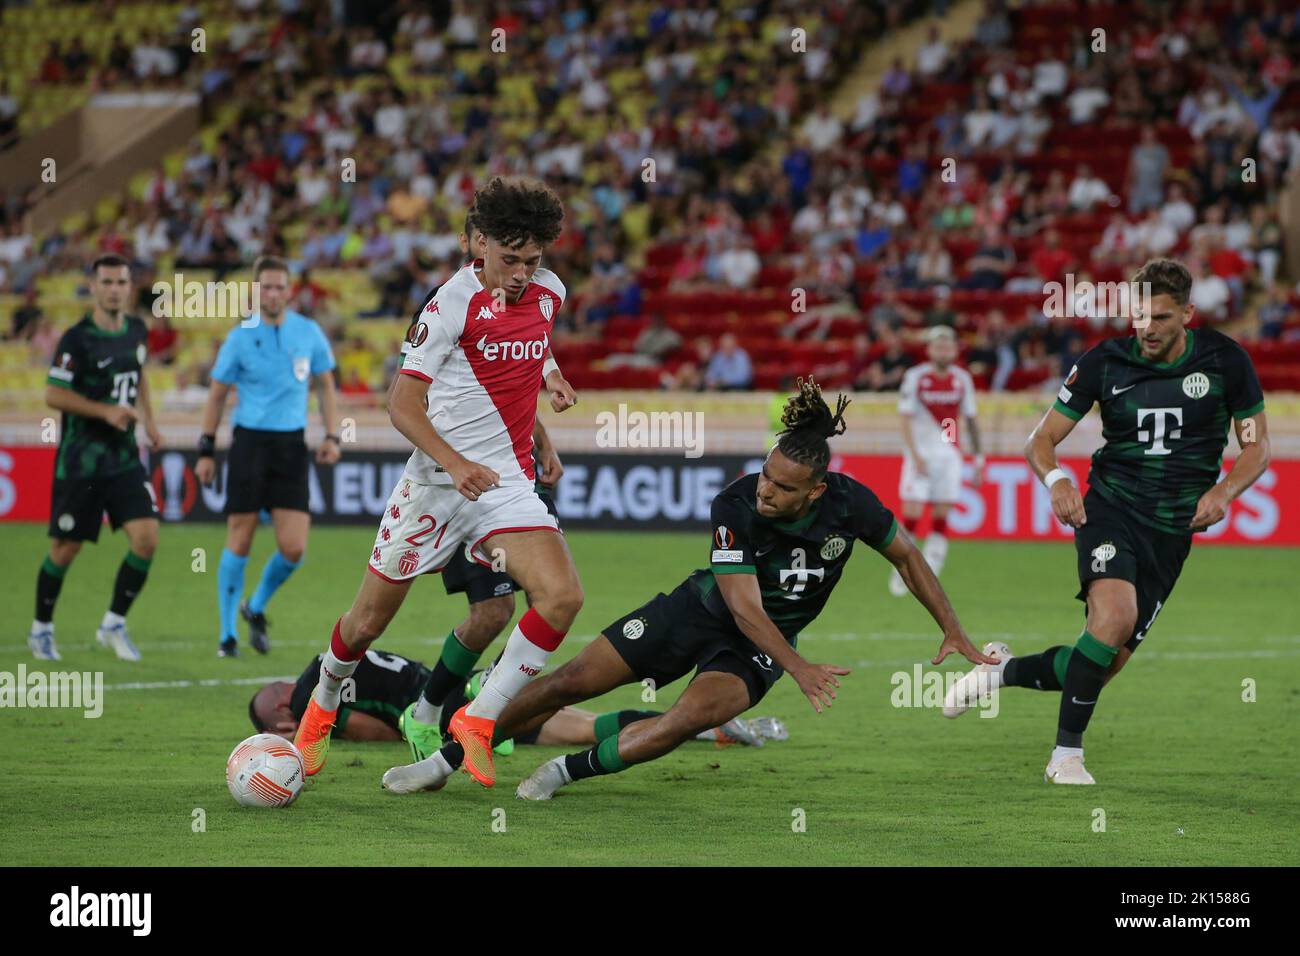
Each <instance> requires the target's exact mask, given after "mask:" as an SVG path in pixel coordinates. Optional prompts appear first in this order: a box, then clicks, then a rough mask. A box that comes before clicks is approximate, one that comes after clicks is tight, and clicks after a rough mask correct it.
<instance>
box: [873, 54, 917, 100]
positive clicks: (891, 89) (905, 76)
mask: <svg viewBox="0 0 1300 956" xmlns="http://www.w3.org/2000/svg"><path fill="white" fill-rule="evenodd" d="M880 89H881V92H883V93H884V94H885V95H886V96H889V97H892V98H898V99H901V98H902V97H904V96H906V95H907V94H908V91H910V90H911V89H912V74H910V73H908V72H907V68H906V67H904V66H903V61H902V59H901V58H900V57H894V62H893V63H891V64H890V65H889V69H888V70H886V71H885V75H884V76H882V77H881V78H880Z"/></svg>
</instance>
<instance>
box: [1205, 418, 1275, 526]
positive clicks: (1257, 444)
mask: <svg viewBox="0 0 1300 956" xmlns="http://www.w3.org/2000/svg"><path fill="white" fill-rule="evenodd" d="M1232 425H1233V428H1234V429H1235V430H1236V432H1237V444H1238V445H1240V446H1241V454H1240V455H1238V456H1237V460H1236V461H1234V462H1233V463H1232V470H1231V471H1229V472H1228V473H1227V475H1225V476H1224V478H1223V480H1222V481H1221V482H1219V483H1218V484H1217V485H1215V486H1214V487H1213V488H1211V489H1210V490H1209V491H1207V492H1206V493H1205V494H1203V495H1201V500H1200V501H1198V502H1196V514H1194V515H1192V523H1191V525H1190V527H1191V529H1192V530H1193V531H1204V530H1205V529H1206V528H1208V527H1210V526H1211V525H1215V524H1218V523H1219V522H1220V521H1222V520H1223V518H1224V516H1225V515H1226V514H1227V513H1228V505H1229V504H1231V503H1232V501H1233V499H1234V498H1236V497H1237V496H1238V495H1240V494H1241V493H1242V492H1243V491H1245V490H1246V489H1247V488H1249V487H1250V486H1251V485H1253V484H1254V483H1255V481H1256V479H1258V478H1259V476H1260V475H1262V474H1264V469H1266V468H1267V467H1268V463H1269V461H1270V460H1271V458H1272V449H1271V447H1270V445H1269V440H1268V419H1267V418H1265V417H1264V413H1263V412H1256V413H1255V414H1254V415H1250V416H1248V417H1247V418H1241V419H1236V418H1234V419H1233V421H1232Z"/></svg>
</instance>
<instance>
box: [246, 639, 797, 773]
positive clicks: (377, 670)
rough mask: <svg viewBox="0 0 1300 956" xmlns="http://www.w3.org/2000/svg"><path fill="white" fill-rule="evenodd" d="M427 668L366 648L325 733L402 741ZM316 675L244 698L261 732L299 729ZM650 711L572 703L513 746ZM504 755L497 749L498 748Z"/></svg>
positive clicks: (589, 737)
mask: <svg viewBox="0 0 1300 956" xmlns="http://www.w3.org/2000/svg"><path fill="white" fill-rule="evenodd" d="M431 673H432V672H431V671H430V670H429V668H427V667H425V666H424V665H423V664H422V663H420V662H419V661H415V660H411V659H410V658H408V657H403V656H402V655H400V654H393V653H391V652H389V651H377V650H374V649H373V648H371V649H370V650H368V651H366V654H365V657H363V658H362V659H361V661H360V662H359V663H358V665H357V669H356V672H355V673H353V675H352V680H353V681H354V684H353V685H352V691H353V692H352V693H349V694H347V695H345V697H344V700H343V702H342V703H341V704H340V705H339V714H338V718H337V719H336V720H335V722H334V729H333V730H332V731H331V736H332V737H334V738H335V739H337V740H355V741H392V740H403V739H405V738H406V735H405V733H404V730H405V728H406V727H408V726H410V721H411V710H412V708H414V707H415V702H416V700H417V699H418V698H419V697H420V693H421V688H423V687H424V685H425V684H426V683H427V682H428V680H429V677H430V674H431ZM483 673H484V672H483V671H474V672H473V673H472V674H471V675H470V676H469V679H468V680H465V679H462V680H461V681H459V682H458V683H457V684H456V686H455V687H454V688H453V689H452V691H451V693H450V694H448V695H447V699H446V707H445V708H444V709H443V718H442V721H441V729H442V732H444V733H445V732H446V729H447V724H448V723H450V722H451V715H452V714H453V713H455V712H456V711H457V710H458V709H459V708H461V707H462V706H464V705H465V704H466V703H468V702H469V701H471V700H473V699H474V698H475V697H477V696H478V691H479V689H480V688H481V686H482V681H483ZM319 674H320V656H319V655H317V656H316V658H315V659H314V660H312V662H311V663H309V664H308V665H307V668H306V669H305V670H304V671H303V672H302V676H300V677H299V678H298V682H297V683H296V684H294V683H290V682H289V681H272V682H271V683H269V684H266V685H264V686H263V687H261V688H260V689H259V690H258V691H257V693H256V694H254V695H253V699H252V700H250V701H249V702H248V716H249V719H250V720H252V722H253V726H254V727H256V728H257V730H258V732H259V733H272V734H280V735H281V736H282V737H285V738H289V737H291V736H292V735H293V733H294V731H296V730H297V729H298V721H299V720H301V719H302V715H303V711H305V710H306V709H307V701H308V699H309V698H310V696H311V692H312V690H313V689H314V688H315V687H316V679H317V676H318V675H319ZM658 714H659V712H658V711H654V710H616V711H610V712H608V713H603V714H597V713H595V712H593V711H590V710H580V709H579V708H577V707H565V708H564V709H562V710H560V711H558V712H557V713H555V714H554V715H553V716H552V717H551V718H550V719H549V720H548V721H546V723H544V724H542V725H541V726H539V727H537V728H535V729H533V730H532V731H529V732H528V733H526V734H523V735H522V736H520V737H519V738H518V739H517V740H516V741H515V743H519V744H539V745H541V746H544V747H545V746H554V747H566V746H579V747H586V746H591V745H594V744H597V743H599V742H600V741H601V740H603V739H604V738H606V737H608V736H610V735H611V734H616V733H618V732H619V731H620V730H621V729H622V728H624V727H626V726H627V725H628V724H630V723H632V722H633V721H636V720H643V719H645V718H647V717H656V716H658ZM788 736H789V734H788V733H787V732H786V729H785V725H784V724H783V723H782V722H781V721H779V720H777V719H776V718H775V717H755V718H752V719H749V720H745V719H743V718H737V719H735V720H731V721H728V722H727V723H726V724H725V725H724V726H722V727H712V728H709V729H708V730H705V731H703V732H701V733H700V734H699V735H698V737H697V739H698V740H711V741H714V742H716V743H718V744H720V745H721V744H729V743H739V744H745V745H747V746H756V747H761V746H763V743H764V742H765V740H769V739H771V740H785V739H786V738H787V737H788ZM498 752H503V751H498Z"/></svg>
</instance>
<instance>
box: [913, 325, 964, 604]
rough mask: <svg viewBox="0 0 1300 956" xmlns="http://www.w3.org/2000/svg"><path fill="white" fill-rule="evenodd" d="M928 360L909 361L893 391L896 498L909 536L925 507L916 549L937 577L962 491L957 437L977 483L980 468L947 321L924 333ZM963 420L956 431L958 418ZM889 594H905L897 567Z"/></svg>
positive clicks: (961, 372)
mask: <svg viewBox="0 0 1300 956" xmlns="http://www.w3.org/2000/svg"><path fill="white" fill-rule="evenodd" d="M925 338H926V341H927V343H928V344H927V345H926V356H927V358H928V359H929V361H926V362H922V363H921V364H920V365H914V366H912V367H911V368H910V369H908V370H907V374H906V375H904V376H903V383H902V385H900V386H899V389H898V413H899V418H900V419H901V421H902V425H903V445H904V447H905V452H904V454H903V472H902V475H901V477H900V478H899V482H898V497H899V498H900V499H901V500H902V502H903V527H904V528H906V529H907V533H908V534H911V533H912V532H913V531H915V530H916V526H917V523H918V522H920V520H921V516H922V515H923V514H924V513H925V506H926V505H927V504H928V505H929V506H930V534H929V536H928V537H927V538H926V539H925V544H923V545H922V546H921V553H922V554H924V555H925V560H926V561H928V562H930V567H931V568H933V569H934V576H935V577H936V578H937V577H938V576H939V575H941V574H942V573H943V564H944V561H945V560H947V557H948V510H949V509H950V508H952V506H953V505H954V504H956V503H957V496H958V495H959V494H961V464H962V462H961V446H960V444H959V443H958V435H959V434H961V435H968V436H970V437H969V439H968V443H969V445H970V450H971V454H972V455H973V456H974V458H975V480H974V484H975V486H976V487H978V486H979V484H980V482H981V481H982V480H983V479H982V472H983V470H984V456H983V455H982V454H981V453H980V435H979V426H978V425H977V424H976V421H975V411H976V409H975V383H974V381H972V380H971V377H970V373H969V372H967V371H966V370H965V369H964V368H961V367H960V366H958V365H956V364H954V363H955V362H956V361H957V334H956V333H955V332H953V330H952V328H951V327H949V326H947V325H937V326H935V327H934V328H932V329H930V331H929V332H927V333H926V336H925ZM961 418H964V419H965V420H966V422H965V425H964V427H962V428H961V429H958V427H957V422H958V420H959V419H961ZM889 593H890V594H892V595H894V596H895V597H902V596H903V595H904V594H906V593H907V588H906V586H904V584H903V579H902V577H901V576H900V575H899V574H898V572H897V571H891V572H890V573H889Z"/></svg>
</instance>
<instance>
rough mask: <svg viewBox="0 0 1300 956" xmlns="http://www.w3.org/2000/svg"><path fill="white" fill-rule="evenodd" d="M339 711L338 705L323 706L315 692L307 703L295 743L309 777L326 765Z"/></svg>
mask: <svg viewBox="0 0 1300 956" xmlns="http://www.w3.org/2000/svg"><path fill="white" fill-rule="evenodd" d="M338 713H339V711H338V708H337V707H336V708H334V709H333V710H326V709H325V708H323V707H321V705H320V704H318V703H316V696H315V695H314V694H313V695H312V697H311V699H310V700H309V701H308V703H307V711H306V713H304V714H303V715H302V720H301V721H299V723H298V733H297V734H295V735H294V738H293V745H294V746H295V747H297V748H298V751H299V753H301V754H302V764H303V772H304V773H305V774H306V775H307V776H309V777H311V776H314V775H316V774H318V773H320V770H321V768H322V767H324V766H325V758H326V757H328V756H329V752H330V731H331V730H333V729H334V718H336V717H337V716H338Z"/></svg>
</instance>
